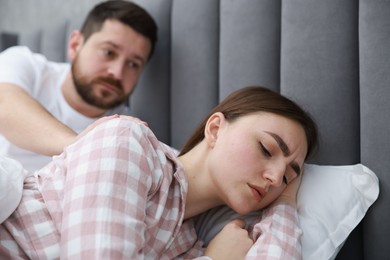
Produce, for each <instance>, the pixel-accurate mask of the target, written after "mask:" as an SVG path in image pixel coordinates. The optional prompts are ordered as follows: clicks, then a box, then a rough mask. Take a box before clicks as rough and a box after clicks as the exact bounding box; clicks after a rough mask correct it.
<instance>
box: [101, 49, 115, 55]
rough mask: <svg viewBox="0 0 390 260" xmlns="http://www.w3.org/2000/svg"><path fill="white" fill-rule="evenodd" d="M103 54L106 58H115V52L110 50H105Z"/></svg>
mask: <svg viewBox="0 0 390 260" xmlns="http://www.w3.org/2000/svg"><path fill="white" fill-rule="evenodd" d="M103 54H104V55H105V56H108V57H112V56H114V52H113V51H111V50H108V49H104V50H103Z"/></svg>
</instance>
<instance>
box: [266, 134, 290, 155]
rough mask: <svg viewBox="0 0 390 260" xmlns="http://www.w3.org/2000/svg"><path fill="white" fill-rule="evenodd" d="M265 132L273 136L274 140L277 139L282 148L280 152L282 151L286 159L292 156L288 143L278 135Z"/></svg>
mask: <svg viewBox="0 0 390 260" xmlns="http://www.w3.org/2000/svg"><path fill="white" fill-rule="evenodd" d="M265 132H266V133H267V134H269V135H270V136H272V138H274V139H275V141H276V143H277V144H278V145H279V148H280V150H282V152H283V155H284V156H285V157H287V156H289V155H290V154H291V152H290V149H289V148H288V146H287V144H286V142H284V141H283V139H282V138H281V137H280V136H279V135H277V134H275V133H271V132H267V131H265Z"/></svg>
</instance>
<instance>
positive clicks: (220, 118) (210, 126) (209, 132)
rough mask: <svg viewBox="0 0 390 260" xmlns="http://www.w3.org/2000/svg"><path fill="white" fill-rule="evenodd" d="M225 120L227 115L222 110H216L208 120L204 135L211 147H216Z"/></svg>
mask: <svg viewBox="0 0 390 260" xmlns="http://www.w3.org/2000/svg"><path fill="white" fill-rule="evenodd" d="M224 121H225V116H224V115H223V114H222V113H221V112H216V113H214V114H212V115H211V116H210V117H209V119H208V120H207V123H206V126H205V129H204V136H205V140H206V142H207V143H208V145H209V146H210V147H214V145H215V143H216V141H217V139H218V134H219V131H220V130H221V127H222V125H223V123H224Z"/></svg>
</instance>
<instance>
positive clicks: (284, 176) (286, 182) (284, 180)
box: [283, 175, 288, 185]
mask: <svg viewBox="0 0 390 260" xmlns="http://www.w3.org/2000/svg"><path fill="white" fill-rule="evenodd" d="M283 182H284V184H286V185H287V184H288V181H287V177H286V175H283Z"/></svg>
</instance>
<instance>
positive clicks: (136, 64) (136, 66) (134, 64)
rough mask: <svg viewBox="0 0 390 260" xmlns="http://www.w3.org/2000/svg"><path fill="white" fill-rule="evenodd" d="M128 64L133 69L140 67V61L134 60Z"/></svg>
mask: <svg viewBox="0 0 390 260" xmlns="http://www.w3.org/2000/svg"><path fill="white" fill-rule="evenodd" d="M128 66H129V67H130V68H133V69H138V68H139V67H140V66H139V64H138V63H136V62H132V61H131V62H129V63H128Z"/></svg>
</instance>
